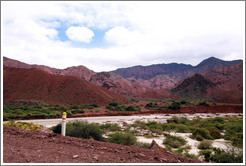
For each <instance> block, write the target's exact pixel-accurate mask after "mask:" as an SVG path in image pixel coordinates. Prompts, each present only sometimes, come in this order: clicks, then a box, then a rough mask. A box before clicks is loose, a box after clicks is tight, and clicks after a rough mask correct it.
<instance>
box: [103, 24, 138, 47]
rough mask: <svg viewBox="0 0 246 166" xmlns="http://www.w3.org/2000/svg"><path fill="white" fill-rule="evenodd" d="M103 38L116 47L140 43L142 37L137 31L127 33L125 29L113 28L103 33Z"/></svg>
mask: <svg viewBox="0 0 246 166" xmlns="http://www.w3.org/2000/svg"><path fill="white" fill-rule="evenodd" d="M104 38H105V39H106V40H107V41H108V42H111V43H114V44H117V45H130V44H135V43H136V42H138V41H141V38H142V35H141V34H140V33H139V32H138V31H129V30H128V29H126V28H125V27H114V28H112V29H110V30H109V31H107V32H106V33H105V36H104Z"/></svg>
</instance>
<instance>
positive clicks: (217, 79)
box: [202, 64, 243, 104]
mask: <svg viewBox="0 0 246 166" xmlns="http://www.w3.org/2000/svg"><path fill="white" fill-rule="evenodd" d="M202 75H204V77H205V78H207V79H209V80H211V81H212V82H213V83H214V84H216V86H215V87H213V88H211V89H208V94H207V96H212V97H213V99H214V101H216V102H227V103H240V104H242V103H243V64H236V65H232V66H227V67H221V68H217V69H214V70H211V71H207V72H205V73H202Z"/></svg>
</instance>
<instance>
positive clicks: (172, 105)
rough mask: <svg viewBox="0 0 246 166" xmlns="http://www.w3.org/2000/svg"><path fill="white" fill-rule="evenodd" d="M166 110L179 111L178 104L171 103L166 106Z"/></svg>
mask: <svg viewBox="0 0 246 166" xmlns="http://www.w3.org/2000/svg"><path fill="white" fill-rule="evenodd" d="M168 109H172V110H177V109H180V103H178V102H173V103H172V104H171V105H170V106H168Z"/></svg>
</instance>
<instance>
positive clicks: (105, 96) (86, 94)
mask: <svg viewBox="0 0 246 166" xmlns="http://www.w3.org/2000/svg"><path fill="white" fill-rule="evenodd" d="M3 99H4V100H3V102H4V104H8V103H9V102H11V101H13V100H40V101H43V102H45V103H47V104H52V105H56V104H58V105H71V104H72V105H75V104H90V103H91V104H92V103H96V104H99V105H106V104H108V103H109V102H112V101H113V100H122V101H126V100H127V99H126V98H125V97H122V96H120V95H117V94H115V93H113V92H110V91H107V90H106V89H104V88H101V87H98V86H95V85H93V84H91V83H90V82H88V81H86V80H84V79H81V78H78V77H74V76H62V75H53V74H49V73H47V72H44V71H42V70H39V69H24V68H8V67H4V69H3Z"/></svg>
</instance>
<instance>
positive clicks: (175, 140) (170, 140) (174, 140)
mask: <svg viewBox="0 0 246 166" xmlns="http://www.w3.org/2000/svg"><path fill="white" fill-rule="evenodd" d="M163 144H164V145H169V146H171V147H172V148H179V147H180V146H183V145H185V144H186V140H185V139H183V138H181V137H176V136H172V135H169V134H167V135H166V137H165V139H164V140H163Z"/></svg>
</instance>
